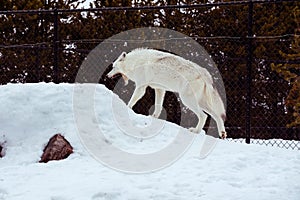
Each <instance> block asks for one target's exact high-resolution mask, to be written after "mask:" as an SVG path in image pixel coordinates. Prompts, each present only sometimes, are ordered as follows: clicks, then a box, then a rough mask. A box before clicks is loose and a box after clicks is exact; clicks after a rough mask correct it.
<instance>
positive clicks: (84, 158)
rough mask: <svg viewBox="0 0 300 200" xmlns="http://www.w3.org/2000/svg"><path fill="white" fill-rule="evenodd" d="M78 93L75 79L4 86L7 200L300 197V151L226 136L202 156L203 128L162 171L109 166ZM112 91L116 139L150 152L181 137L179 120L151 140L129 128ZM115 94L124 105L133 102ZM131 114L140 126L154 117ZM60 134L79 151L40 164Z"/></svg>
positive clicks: (0, 138)
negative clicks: (84, 121) (95, 150)
mask: <svg viewBox="0 0 300 200" xmlns="http://www.w3.org/2000/svg"><path fill="white" fill-rule="evenodd" d="M73 91H74V85H72V84H59V85H56V84H51V83H48V84H46V83H39V84H23V85H22V84H9V85H3V86H0V111H1V115H0V144H1V143H4V142H5V144H4V146H5V156H4V157H3V158H0V200H2V199H5V200H6V199H7V200H18V199H20V200H23V199H37V200H69V199H75V200H76V199H78V200H81V199H93V200H100V199H101V200H125V199H126V200H127V199H131V200H140V199H150V200H151V199H153V200H160V199H162V200H164V199H166V200H181V199H182V200H185V199H189V200H202V199H203V200H220V199H223V200H236V199H243V200H244V199H249V200H253V199H258V200H269V199H273V200H277V199H278V200H279V199H280V200H284V199H286V200H298V199H300V153H299V151H295V150H285V149H280V148H272V147H263V146H258V145H246V144H237V143H234V142H229V141H218V142H217V144H216V146H215V147H214V148H213V150H212V152H211V154H209V155H208V156H207V157H206V158H204V159H202V158H200V156H199V155H200V150H201V149H202V147H203V145H204V141H205V140H206V139H207V138H208V137H207V136H205V135H204V134H203V133H202V134H199V135H197V136H196V138H195V140H194V142H193V143H192V145H191V146H190V148H189V149H188V150H187V152H186V153H185V154H184V155H183V156H182V157H181V158H180V159H179V160H177V161H176V162H175V163H173V164H172V165H170V166H168V167H166V168H163V169H161V170H158V171H155V172H152V173H145V174H129V173H125V172H120V171H116V170H113V169H111V168H109V167H106V166H104V165H103V164H101V163H100V162H98V161H96V160H95V159H94V158H93V157H92V156H91V155H90V154H89V153H88V152H87V150H86V148H85V147H84V145H82V143H81V142H80V139H79V136H78V134H77V131H78V130H77V127H76V124H75V120H74V112H73V111H74V110H73ZM112 97H115V95H114V94H113V93H112V92H111V91H109V90H107V89H106V88H105V87H104V86H102V85H98V86H97V89H96V94H95V99H96V100H95V101H96V102H97V104H96V107H95V114H96V116H97V118H98V120H99V123H100V124H101V129H102V130H103V131H104V132H105V136H106V139H107V140H108V141H109V143H110V144H113V145H115V146H118V147H119V148H121V149H125V150H126V151H131V152H140V153H147V152H153V151H156V150H159V149H161V148H163V147H164V146H166V145H168V143H170V142H171V141H172V140H173V139H174V137H175V136H174V130H176V129H178V127H177V126H176V125H173V124H171V123H166V124H165V126H164V128H163V130H162V131H161V134H160V135H157V136H155V137H153V138H150V139H147V140H139V139H136V138H133V137H130V136H128V135H126V134H123V133H122V132H121V131H120V130H119V128H120V127H118V126H117V125H116V124H115V123H114V122H113V121H114V120H113V117H114V116H113V115H112V113H113V111H112V106H107V105H111V101H112ZM115 99H116V102H117V104H118V105H119V106H120V107H122V106H123V107H124V106H125V104H124V103H123V102H122V101H121V100H120V99H118V98H115ZM129 113H131V114H130V115H131V116H132V120H133V121H134V124H135V125H136V126H142V125H143V124H147V123H149V120H151V118H150V117H146V116H141V115H136V114H134V113H133V112H131V111H129ZM120 114H121V113H120ZM120 116H122V115H120ZM120 120H121V121H122V119H120ZM56 133H62V134H63V135H64V136H65V138H66V139H67V140H68V141H69V142H70V143H71V144H72V146H73V147H74V151H75V152H74V153H73V154H72V155H71V156H70V157H68V158H67V159H66V160H63V161H51V162H49V163H46V164H45V163H38V161H39V159H40V156H41V155H42V150H43V147H44V145H45V144H46V143H47V142H48V139H49V138H50V137H51V136H53V135H54V134H56ZM186 134H190V133H189V132H186Z"/></svg>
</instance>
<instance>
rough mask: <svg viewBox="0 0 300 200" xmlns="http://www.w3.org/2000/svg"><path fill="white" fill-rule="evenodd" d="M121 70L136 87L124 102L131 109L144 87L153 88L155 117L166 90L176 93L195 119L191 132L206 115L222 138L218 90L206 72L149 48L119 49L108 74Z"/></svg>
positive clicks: (178, 58) (224, 133)
mask: <svg viewBox="0 0 300 200" xmlns="http://www.w3.org/2000/svg"><path fill="white" fill-rule="evenodd" d="M118 73H121V74H122V77H123V79H124V80H125V83H126V84H127V83H128V79H130V80H132V81H134V82H135V85H136V88H135V90H134V92H133V95H132V97H131V99H130V101H129V103H128V106H129V107H130V108H132V107H133V106H134V105H135V104H136V102H137V101H138V100H139V99H140V98H142V97H143V95H144V94H145V91H146V88H147V86H150V87H152V88H153V89H154V90H155V109H154V113H153V116H154V117H159V115H160V113H161V111H162V105H163V99H164V96H165V92H166V91H172V92H178V94H179V97H180V98H181V100H182V102H183V104H184V105H186V106H187V107H188V108H189V109H191V110H192V111H193V112H194V113H195V114H196V115H197V117H198V119H199V122H198V124H197V126H196V127H195V128H190V131H192V132H200V131H201V129H202V128H203V127H204V124H205V121H206V119H207V115H206V114H205V113H204V112H203V111H205V112H206V113H208V114H209V115H211V116H212V118H213V119H214V120H215V121H216V122H217V126H218V132H219V136H220V137H222V138H225V137H226V132H225V127H224V120H225V108H224V104H223V102H222V99H221V98H220V95H219V93H218V92H217V90H216V89H215V88H214V87H213V80H212V77H211V75H210V74H209V72H208V71H207V70H206V69H205V68H202V67H200V66H199V65H197V64H195V63H193V62H191V61H188V60H186V59H184V58H182V57H179V56H176V55H173V54H170V53H166V52H162V51H158V50H153V49H135V50H133V51H131V52H130V53H128V54H126V53H125V52H123V53H122V54H121V55H120V56H119V58H118V59H117V60H116V61H115V62H114V63H113V69H112V70H111V71H110V72H109V73H108V77H112V76H114V75H115V74H118Z"/></svg>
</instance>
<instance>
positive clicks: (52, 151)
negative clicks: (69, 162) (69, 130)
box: [40, 134, 73, 163]
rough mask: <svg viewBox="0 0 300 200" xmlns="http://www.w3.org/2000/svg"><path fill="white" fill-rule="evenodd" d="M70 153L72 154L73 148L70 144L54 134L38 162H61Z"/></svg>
mask: <svg viewBox="0 0 300 200" xmlns="http://www.w3.org/2000/svg"><path fill="white" fill-rule="evenodd" d="M71 153H73V147H72V146H71V145H70V143H69V142H68V141H67V140H66V139H65V138H64V137H63V136H62V135H61V134H56V135H54V136H53V137H52V138H50V140H49V142H48V144H47V146H46V147H45V149H44V153H43V155H42V157H41V160H40V162H44V163H46V162H48V161H50V160H62V159H65V158H67V157H68V156H69V155H70V154H71Z"/></svg>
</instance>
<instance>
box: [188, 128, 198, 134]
mask: <svg viewBox="0 0 300 200" xmlns="http://www.w3.org/2000/svg"><path fill="white" fill-rule="evenodd" d="M189 131H190V132H192V133H199V130H198V129H197V128H189Z"/></svg>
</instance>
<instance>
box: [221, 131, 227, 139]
mask: <svg viewBox="0 0 300 200" xmlns="http://www.w3.org/2000/svg"><path fill="white" fill-rule="evenodd" d="M226 137H227V133H226V132H225V131H222V132H221V134H220V138H221V139H223V140H224V139H225V138H226Z"/></svg>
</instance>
